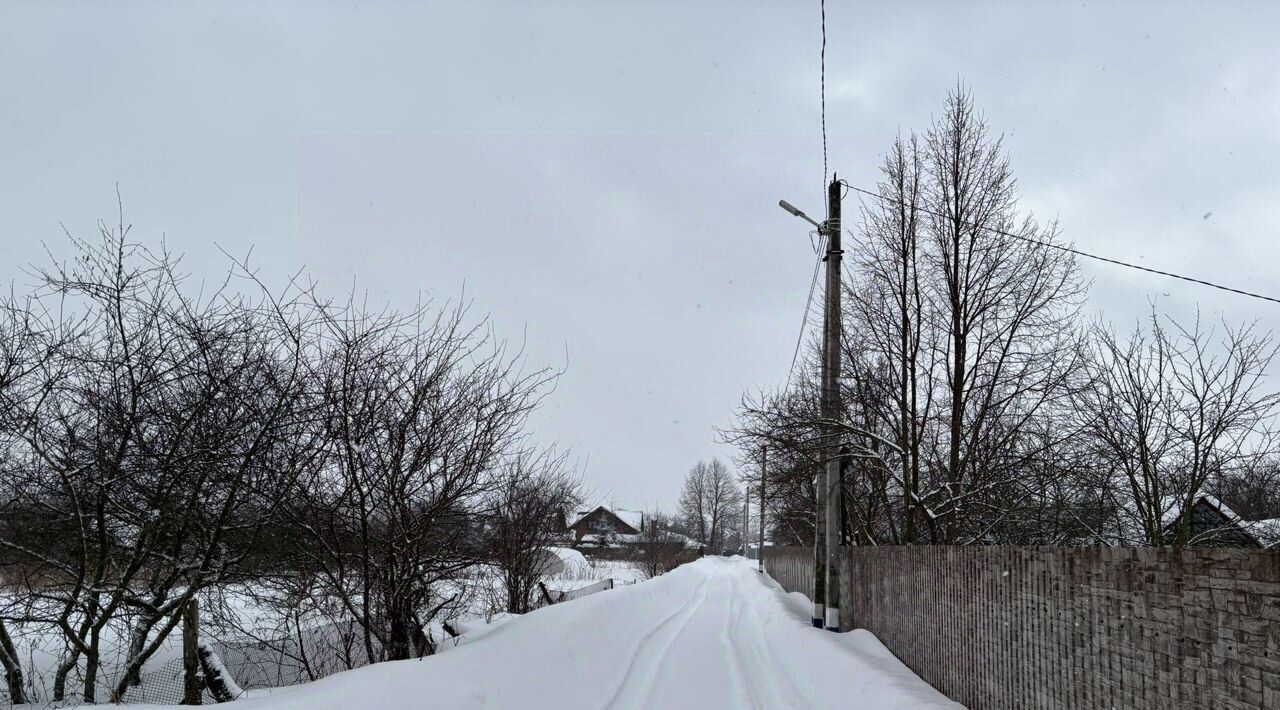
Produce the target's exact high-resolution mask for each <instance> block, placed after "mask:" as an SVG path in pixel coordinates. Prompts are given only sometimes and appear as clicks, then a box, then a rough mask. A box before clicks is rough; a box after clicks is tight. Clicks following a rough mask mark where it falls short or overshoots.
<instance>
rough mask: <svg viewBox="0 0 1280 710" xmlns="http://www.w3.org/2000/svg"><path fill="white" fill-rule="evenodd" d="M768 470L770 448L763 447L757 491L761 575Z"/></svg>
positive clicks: (761, 568)
mask: <svg viewBox="0 0 1280 710" xmlns="http://www.w3.org/2000/svg"><path fill="white" fill-rule="evenodd" d="M768 470H769V447H768V446H762V447H760V490H759V491H757V494H758V495H759V496H760V519H759V520H757V521H756V526H757V527H758V528H759V529H758V530H757V531H756V532H757V535H758V537H759V544H758V545H757V546H756V550H757V551H758V552H759V556H760V564H759V565H758V567H759V568H760V572H761V574H763V573H764V479H765V472H767V471H768Z"/></svg>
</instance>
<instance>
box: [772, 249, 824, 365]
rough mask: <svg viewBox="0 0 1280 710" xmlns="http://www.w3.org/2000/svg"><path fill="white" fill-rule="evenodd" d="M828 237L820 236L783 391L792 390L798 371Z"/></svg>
mask: <svg viewBox="0 0 1280 710" xmlns="http://www.w3.org/2000/svg"><path fill="white" fill-rule="evenodd" d="M825 240H826V235H822V234H819V235H818V258H817V259H816V260H815V261H814V262H813V277H812V278H810V279H809V295H808V296H807V297H806V298H805V299H804V319H803V320H801V321H800V333H799V335H797V336H796V349H795V352H793V353H791V367H790V368H788V369H787V386H786V387H783V388H782V389H783V390H784V391H785V390H789V389H791V375H792V374H793V373H795V370H796V359H797V358H798V357H799V356H800V343H801V342H803V341H804V329H805V327H806V326H808V325H809V304H810V303H813V290H814V288H815V287H816V286H817V285H818V267H820V266H822V257H823V256H825V254H824V253H823V247H824V246H825V244H826V241H825Z"/></svg>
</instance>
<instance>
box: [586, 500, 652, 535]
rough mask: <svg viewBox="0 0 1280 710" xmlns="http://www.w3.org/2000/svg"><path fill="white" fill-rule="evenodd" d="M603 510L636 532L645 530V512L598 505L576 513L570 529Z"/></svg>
mask: <svg viewBox="0 0 1280 710" xmlns="http://www.w3.org/2000/svg"><path fill="white" fill-rule="evenodd" d="M601 508H603V509H604V510H607V511H608V512H610V513H613V514H614V515H616V516H617V517H618V519H619V520H621V521H622V522H624V523H626V524H627V525H630V526H631V527H632V528H635V529H636V530H643V529H644V511H642V510H625V509H623V508H610V507H609V506H607V505H597V506H593V507H591V508H584V509H581V510H578V511H576V512H575V513H574V514H573V520H572V521H571V522H570V523H569V525H568V527H573V526H574V525H577V524H578V523H579V522H581V521H582V519H583V518H585V517H587V516H588V515H591V514H592V513H594V512H596V511H597V510H600V509H601Z"/></svg>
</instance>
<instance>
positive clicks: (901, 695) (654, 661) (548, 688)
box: [237, 558, 960, 710]
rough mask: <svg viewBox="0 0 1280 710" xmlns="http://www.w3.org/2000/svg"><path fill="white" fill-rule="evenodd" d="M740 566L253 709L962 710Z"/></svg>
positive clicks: (339, 678) (715, 563)
mask: <svg viewBox="0 0 1280 710" xmlns="http://www.w3.org/2000/svg"><path fill="white" fill-rule="evenodd" d="M802 599H803V597H800V596H799V595H786V594H784V593H783V592H782V591H781V590H780V589H778V588H777V586H776V585H775V584H773V583H772V582H771V581H770V580H767V579H764V578H763V577H762V575H759V574H758V573H757V572H755V570H754V569H753V568H752V567H751V566H750V564H749V563H747V562H744V561H742V560H740V559H739V560H726V559H719V558H706V559H703V560H700V561H698V562H696V563H693V564H689V565H685V566H683V567H681V568H679V569H677V570H676V571H674V572H671V573H670V574H667V575H664V576H662V577H659V578H657V579H655V580H651V581H649V582H645V583H642V584H638V585H635V586H632V587H625V588H620V589H615V590H612V591H609V592H604V593H601V594H596V595H593V596H589V597H584V598H582V599H578V600H575V601H572V602H568V603H565V604H560V605H557V606H553V607H548V608H546V609H542V610H539V611H536V612H533V613H531V614H528V615H527V616H525V617H523V618H520V619H517V620H515V621H512V622H511V623H508V624H506V625H504V626H502V627H499V628H497V629H494V630H493V631H491V632H489V633H487V634H486V635H484V636H483V637H482V638H479V639H477V640H475V641H474V642H471V643H466V644H463V645H461V646H459V647H457V648H452V649H449V650H447V651H446V652H443V653H440V654H438V655H436V656H433V657H431V658H427V659H424V660H419V661H401V662H396V663H382V664H378V665H375V666H370V667H367V668H362V669H359V670H355V671H349V672H347V673H341V674H338V675H335V676H331V677H329V678H326V679H324V680H320V681H317V682H315V683H311V684H308V685H305V686H298V687H295V688H287V689H280V690H277V691H274V692H273V693H272V694H271V695H270V696H268V697H262V696H258V697H254V698H250V699H246V700H242V701H241V702H239V703H237V707H241V708H244V710H251V709H254V708H343V709H344V710H347V709H350V708H379V709H390V708H513V709H518V710H542V709H543V708H546V709H548V710H568V709H569V708H696V709H697V710H714V709H716V708H828V707H830V708H834V707H840V708H867V709H874V710H885V709H888V708H959V707H960V706H959V705H957V704H955V703H953V702H951V701H949V700H947V699H946V698H945V697H943V696H942V695H941V694H939V693H938V692H937V691H935V690H934V689H933V688H931V687H929V686H928V685H927V684H925V683H924V682H923V681H921V680H920V679H919V678H917V677H916V676H915V675H914V674H913V673H912V672H911V671H910V670H909V669H907V668H906V667H905V666H903V665H902V664H901V663H900V662H899V661H898V660H897V659H896V658H894V657H893V656H892V655H891V654H889V653H888V651H886V650H885V649H884V647H883V646H882V645H880V643H879V642H878V641H877V640H876V639H875V637H874V636H872V635H871V634H869V633H867V632H865V631H855V632H853V633H849V634H833V633H830V632H825V631H819V630H816V629H813V628H811V627H810V626H809V622H808V615H807V612H806V608H805V606H804V603H803V602H802V601H801V600H802Z"/></svg>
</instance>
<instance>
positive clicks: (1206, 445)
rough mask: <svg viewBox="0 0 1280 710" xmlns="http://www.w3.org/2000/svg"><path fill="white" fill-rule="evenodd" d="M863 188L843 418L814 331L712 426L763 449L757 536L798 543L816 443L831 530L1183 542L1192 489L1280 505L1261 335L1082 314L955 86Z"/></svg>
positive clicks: (849, 255)
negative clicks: (869, 189)
mask: <svg viewBox="0 0 1280 710" xmlns="http://www.w3.org/2000/svg"><path fill="white" fill-rule="evenodd" d="M877 187H878V194H879V196H880V197H879V198H878V199H876V198H872V199H868V200H866V201H864V204H863V210H862V213H861V217H860V220H858V225H857V227H856V231H854V234H853V238H852V240H851V241H852V245H847V246H846V260H847V261H846V269H845V272H844V275H843V295H844V300H845V303H846V304H847V307H846V309H845V313H844V318H845V323H844V340H843V346H842V353H841V354H842V360H843V364H842V371H843V373H842V374H843V378H842V382H841V391H840V397H841V400H840V410H841V416H840V419H839V421H837V422H824V421H823V420H822V418H821V417H820V416H819V409H818V392H819V383H818V381H817V371H816V364H817V362H818V359H819V358H818V347H819V345H818V343H817V341H814V342H812V343H811V344H810V347H809V350H808V353H809V357H808V359H807V360H806V361H805V362H804V363H803V364H804V368H803V369H802V372H801V375H800V377H799V378H798V380H796V381H794V383H793V386H792V387H790V388H788V389H785V390H781V391H772V392H759V393H755V394H749V395H747V396H745V397H744V399H743V401H742V403H741V406H740V407H739V409H738V412H737V415H736V420H735V423H734V424H733V426H732V427H730V429H729V430H728V431H726V432H725V434H726V439H727V440H729V441H731V442H734V443H736V444H737V445H738V446H739V447H740V451H741V455H742V462H741V463H742V464H743V468H744V470H751V471H752V473H751V474H750V475H753V476H757V477H758V476H759V473H758V468H759V461H760V450H761V447H763V446H766V445H767V446H768V447H769V466H768V470H767V472H766V475H765V478H766V488H767V491H768V502H769V508H770V535H771V536H772V538H773V539H775V540H777V541H779V542H785V543H796V544H799V543H803V544H808V543H810V542H811V541H812V539H813V519H814V518H813V510H814V500H815V491H814V485H815V481H816V480H817V478H816V477H817V475H818V473H819V470H820V468H821V467H822V466H823V465H824V464H825V461H826V459H825V457H826V456H828V455H829V452H830V451H832V444H833V443H834V444H836V445H837V446H838V447H840V448H841V450H842V454H841V458H842V470H843V471H844V474H843V477H842V485H843V487H844V496H843V501H844V510H843V511H842V517H841V519H842V530H843V539H844V540H845V541H846V542H848V543H859V544H1028V545H1029V544H1044V545H1087V544H1146V545H1186V544H1195V543H1196V542H1199V540H1197V539H1196V538H1195V536H1194V534H1193V532H1192V530H1191V529H1190V517H1191V516H1189V515H1180V514H1179V513H1180V511H1184V510H1187V509H1189V508H1190V506H1191V505H1192V504H1193V503H1194V501H1195V500H1197V499H1198V498H1199V496H1201V495H1202V494H1206V493H1209V494H1216V495H1217V496H1218V497H1219V498H1221V499H1222V500H1223V501H1225V502H1226V503H1227V504H1228V505H1231V506H1233V507H1234V508H1236V509H1237V512H1239V513H1240V514H1241V515H1247V516H1249V517H1254V518H1274V517H1280V488H1277V482H1278V480H1280V475H1278V474H1277V471H1280V459H1278V458H1277V455H1276V454H1277V449H1276V439H1275V437H1274V435H1273V428H1274V427H1273V424H1274V422H1275V416H1276V407H1277V403H1280V399H1277V397H1278V395H1277V393H1276V392H1275V391H1274V387H1270V386H1268V384H1267V382H1266V381H1265V373H1266V370H1267V368H1268V366H1269V365H1270V364H1271V363H1272V361H1273V359H1274V357H1275V354H1276V343H1275V340H1274V338H1273V336H1272V334H1271V333H1270V332H1263V331H1259V330H1257V329H1256V328H1254V327H1253V326H1252V325H1250V324H1242V325H1238V326H1236V325H1230V324H1227V323H1223V324H1218V325H1211V324H1208V323H1205V322H1203V321H1202V320H1201V319H1200V318H1199V317H1198V316H1197V317H1196V318H1195V320H1193V321H1191V322H1178V321H1175V320H1174V319H1172V318H1170V317H1168V316H1166V315H1164V314H1161V313H1159V312H1157V311H1156V310H1155V309H1154V307H1153V309H1152V313H1151V314H1150V316H1149V317H1148V318H1147V319H1146V320H1145V321H1144V322H1141V323H1139V324H1137V325H1136V326H1135V327H1134V328H1133V329H1132V331H1131V332H1128V333H1118V332H1117V331H1116V329H1115V328H1114V327H1113V326H1111V325H1110V324H1107V323H1104V322H1102V321H1100V320H1088V319H1086V318H1085V317H1084V316H1083V315H1082V312H1081V311H1082V306H1083V303H1084V299H1085V297H1086V295H1087V283H1085V281H1084V280H1083V279H1082V277H1081V275H1080V269H1079V265H1078V264H1077V260H1076V257H1075V255H1073V254H1071V253H1069V252H1066V251H1063V250H1060V249H1055V248H1052V247H1051V246H1050V245H1063V244H1064V242H1063V240H1062V235H1061V232H1060V230H1059V228H1058V226H1057V224H1056V223H1054V222H1049V223H1041V222H1037V221H1036V220H1034V219H1033V218H1031V217H1030V216H1027V215H1025V214H1024V213H1023V212H1021V211H1020V210H1019V208H1018V192H1017V184H1016V181H1015V179H1014V177H1013V172H1012V169H1011V168H1010V164H1009V160H1008V158H1007V156H1006V154H1005V151H1004V150H1003V147H1002V145H1001V140H1000V138H999V137H996V136H993V135H992V133H991V131H990V129H989V128H988V125H987V123H986V121H985V120H984V118H983V116H982V115H981V114H980V113H979V112H978V111H977V109H976V108H975V106H974V102H973V99H972V97H971V95H970V94H969V93H968V92H967V91H965V90H964V89H957V90H956V91H954V92H953V93H951V94H950V95H949V97H948V99H947V101H946V104H945V105H944V107H943V110H942V112H941V113H940V114H939V115H938V117H937V118H936V119H935V120H934V122H933V124H932V126H931V127H930V128H929V130H927V131H926V132H924V133H923V134H915V133H911V134H909V135H907V136H900V137H899V138H897V139H896V140H895V141H894V142H893V143H892V145H891V146H890V148H889V151H888V153H887V155H886V156H885V159H884V163H883V165H882V166H881V179H880V181H879V184H878V186H877ZM852 221H853V220H848V219H846V224H849V223H850V222H852ZM1009 235H1015V236H1009ZM1016 237H1022V238H1021V239H1019V238H1016ZM829 425H834V426H835V427H836V428H837V429H838V431H839V438H838V440H837V441H835V442H833V441H832V440H831V439H830V438H829V434H828V433H827V432H828V431H829Z"/></svg>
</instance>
